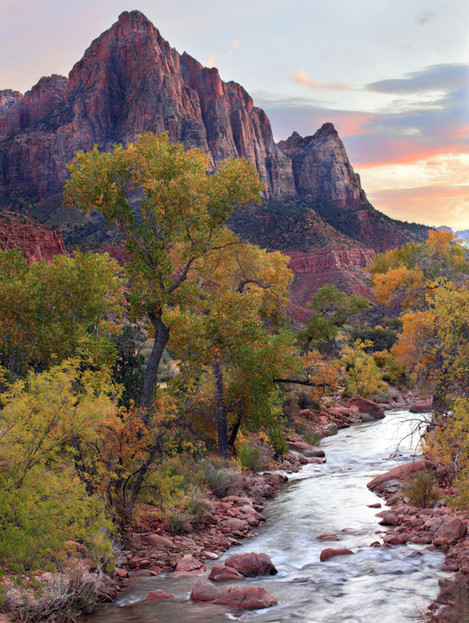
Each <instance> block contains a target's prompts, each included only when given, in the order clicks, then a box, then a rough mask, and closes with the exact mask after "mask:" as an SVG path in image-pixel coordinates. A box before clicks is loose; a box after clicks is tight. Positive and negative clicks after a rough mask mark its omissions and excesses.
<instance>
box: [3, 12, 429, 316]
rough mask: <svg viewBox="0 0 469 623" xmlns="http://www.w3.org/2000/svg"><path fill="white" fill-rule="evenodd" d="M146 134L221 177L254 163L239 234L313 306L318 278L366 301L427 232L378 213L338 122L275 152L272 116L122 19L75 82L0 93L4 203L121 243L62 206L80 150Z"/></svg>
mask: <svg viewBox="0 0 469 623" xmlns="http://www.w3.org/2000/svg"><path fill="white" fill-rule="evenodd" d="M146 131H152V132H155V133H161V132H164V131H166V132H168V134H169V137H170V140H172V141H173V142H182V143H183V144H184V145H185V147H186V148H190V147H198V148H200V149H202V150H204V151H205V152H207V153H208V154H209V155H210V158H211V161H212V163H213V165H214V166H217V165H218V164H219V163H220V162H221V161H222V160H224V159H225V158H226V157H232V158H238V157H245V158H248V159H249V160H251V161H252V162H253V163H254V164H255V166H256V168H257V171H258V173H259V176H260V179H261V180H262V182H263V183H264V185H265V192H264V202H263V206H261V207H260V208H259V209H258V210H257V212H256V209H255V208H252V209H246V210H244V211H243V210H241V211H240V212H238V214H237V215H234V217H233V219H232V222H231V224H232V226H233V228H234V229H235V231H238V233H240V234H241V235H242V236H243V237H244V239H249V240H250V241H252V242H256V243H257V244H261V245H262V246H265V247H266V248H269V249H274V248H279V249H281V250H282V251H284V252H285V253H287V254H289V255H290V257H291V258H292V267H294V270H295V271H296V270H298V271H300V272H299V273H298V274H301V279H302V280H303V282H302V283H303V285H304V283H306V281H305V280H307V279H309V280H310V285H311V287H310V286H304V287H303V286H302V287H301V288H300V289H299V291H302V292H308V296H309V295H310V294H309V292H310V290H311V288H312V287H316V286H315V285H314V284H317V282H318V279H317V276H316V275H315V273H316V272H320V273H321V274H323V275H324V274H326V273H327V270H329V271H332V273H334V274H333V275H332V276H333V278H334V279H335V282H336V283H337V285H339V284H342V285H344V284H345V285H344V287H345V289H346V290H347V291H348V292H349V293H350V292H351V291H354V288H355V290H357V291H358V290H360V292H364V291H365V289H366V287H367V286H366V280H367V276H366V271H365V266H366V261H365V257H370V255H371V257H372V255H373V252H377V251H378V252H379V251H384V250H387V249H389V248H393V247H395V246H401V245H402V244H405V243H407V242H411V241H414V240H419V239H422V237H423V236H424V233H425V232H426V229H427V228H423V227H422V228H421V229H418V228H417V229H416V230H415V231H411V230H410V229H409V227H406V224H405V223H399V222H397V221H393V220H392V219H389V218H388V217H386V216H385V215H383V214H381V213H380V212H379V211H377V210H375V208H374V207H373V206H372V205H371V204H370V203H369V201H368V199H367V197H366V193H365V191H364V190H363V188H362V187H361V182H360V177H359V175H358V174H357V173H355V172H354V170H353V167H352V165H351V163H350V161H349V159H348V156H347V153H346V150H345V147H344V145H343V143H342V141H341V140H340V137H339V135H338V133H337V131H336V129H335V127H334V126H333V124H332V123H330V122H327V123H325V124H324V125H323V126H322V127H321V128H320V129H319V130H317V131H316V132H315V133H314V134H312V135H311V136H308V137H301V136H300V135H299V134H298V133H297V132H294V133H293V134H292V135H291V136H290V137H289V138H288V139H286V140H285V141H280V143H278V144H275V142H274V139H273V134H272V129H271V126H270V121H269V119H268V117H267V115H266V113H265V112H264V111H263V110H261V109H260V108H257V107H256V106H255V105H254V102H253V100H252V98H251V96H250V95H249V94H248V93H247V92H246V90H245V89H244V88H243V87H242V86H241V85H239V84H238V83H236V82H234V81H230V82H223V81H222V80H221V78H220V75H219V73H218V70H217V69H215V68H207V67H203V66H202V65H201V64H200V63H199V62H198V61H197V60H196V59H194V58H192V57H191V56H190V55H189V54H187V53H185V52H184V53H183V54H179V53H178V52H177V51H176V50H175V49H174V48H172V47H171V46H170V44H169V43H168V42H167V41H165V40H164V39H163V37H162V36H161V34H160V33H159V31H158V30H157V29H156V28H155V26H154V25H153V24H152V23H151V22H150V21H149V20H148V19H147V18H146V17H145V16H144V15H143V14H142V13H140V12H139V11H131V12H127V11H125V12H124V13H122V14H121V15H120V16H119V19H118V21H117V22H116V23H115V24H113V25H112V26H111V27H110V28H109V29H108V30H106V31H105V32H103V33H102V34H101V35H100V36H99V37H97V38H96V39H95V40H94V41H93V42H92V43H91V44H90V46H89V47H88V48H87V50H86V51H85V52H84V54H83V57H82V58H81V59H80V60H79V61H78V62H77V63H75V65H74V66H73V68H72V69H71V71H70V73H69V75H68V77H65V76H59V75H57V74H53V75H52V76H48V77H43V78H41V79H40V80H39V82H38V83H37V84H36V85H34V86H33V87H32V89H30V90H29V91H28V92H26V93H25V94H24V95H21V94H19V93H18V92H15V91H12V90H4V91H0V201H1V204H2V205H3V206H6V207H9V208H13V209H17V210H20V211H21V210H23V211H24V210H25V207H24V206H30V208H29V212H30V214H31V215H32V216H37V217H39V218H40V220H41V221H42V222H45V223H46V224H48V225H53V226H55V227H59V228H60V229H61V231H62V232H63V234H64V239H65V241H66V243H67V244H68V245H69V246H74V245H75V244H77V243H80V244H85V245H88V246H95V247H97V246H99V244H102V243H108V242H110V240H111V239H112V240H114V234H113V232H109V231H108V230H106V228H105V227H104V225H103V222H102V219H99V218H95V219H94V220H93V219H92V220H85V219H84V217H83V216H82V215H79V214H78V213H76V212H74V211H73V210H65V209H64V208H63V206H62V205H61V195H60V193H61V188H62V185H63V182H64V180H65V179H66V167H65V165H66V163H67V162H69V161H70V160H71V159H72V158H73V155H74V154H75V152H76V151H77V150H78V149H83V150H85V151H86V150H88V149H91V147H92V146H93V145H94V144H97V145H98V147H99V149H101V150H109V149H111V147H112V146H113V144H115V143H123V144H128V143H130V142H132V141H133V140H135V138H136V136H137V135H138V134H140V133H142V132H146ZM295 202H297V204H298V205H301V209H297V208H295V207H294V204H295ZM275 203H276V204H277V207H275ZM278 205H283V208H282V209H281V210H279V209H277V208H278ZM298 205H297V207H298ZM269 209H270V213H269ZM282 210H283V212H282ZM243 218H244V223H242V222H241V221H242V219H243ZM275 228H276V229H277V231H274V229H275ZM324 251H327V253H324ZM315 254H316V260H315ZM347 254H348V256H349V257H348V258H347ZM300 256H301V259H300ZM326 257H327V258H329V259H328V262H329V268H328V269H327V270H326V269H325V264H324V262H325V258H326ZM315 261H316V265H317V270H316V269H315V268H314V266H315ZM295 266H296V267H297V268H296V269H295ZM300 266H301V267H302V268H301V269H300ZM332 273H331V274H332ZM306 275H309V277H308V278H307V277H306ZM351 275H353V279H352V278H350V276H351ZM293 286H294V288H295V282H294V284H293ZM368 292H369V288H368ZM304 296H306V294H305V295H304ZM304 296H300V297H299V298H298V297H297V298H296V299H295V300H296V302H297V303H298V305H300V306H301V305H303V304H304V303H305V300H306V299H305V300H303V299H304Z"/></svg>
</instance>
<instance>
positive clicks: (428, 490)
mask: <svg viewBox="0 0 469 623" xmlns="http://www.w3.org/2000/svg"><path fill="white" fill-rule="evenodd" d="M403 491H404V495H405V496H406V498H407V499H408V500H409V503H410V504H411V505H412V506H418V507H420V508H431V507H432V506H434V504H435V503H436V502H437V500H438V494H437V492H436V489H435V484H434V479H433V477H432V475H431V474H429V473H428V472H418V473H417V474H416V475H415V476H414V477H413V478H412V479H411V480H409V482H407V483H406V485H405V486H404V489H403Z"/></svg>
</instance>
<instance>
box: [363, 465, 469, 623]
mask: <svg viewBox="0 0 469 623" xmlns="http://www.w3.org/2000/svg"><path fill="white" fill-rule="evenodd" d="M419 473H420V474H422V473H426V474H430V477H431V476H432V474H434V473H435V466H434V465H433V464H432V463H431V462H430V461H427V460H425V459H421V460H417V461H414V462H412V463H407V464H404V465H401V466H398V467H396V468H394V469H392V470H391V471H389V472H386V473H385V474H382V475H381V476H378V477H377V478H375V479H373V480H372V481H371V482H370V483H368V487H369V488H370V489H371V490H372V491H373V492H374V493H376V494H377V495H379V496H381V497H383V498H385V500H386V504H387V505H388V506H389V507H390V509H387V510H383V511H381V512H379V513H377V516H378V517H380V522H379V523H380V524H381V525H382V526H383V527H385V531H383V533H382V535H381V539H382V543H380V542H379V541H377V542H376V543H375V544H374V545H375V546H376V547H379V546H381V547H390V546H392V545H404V544H406V543H415V544H421V545H424V546H425V549H439V550H441V551H442V552H444V554H445V561H444V564H443V565H442V567H441V570H442V571H447V572H449V573H453V575H452V576H450V577H448V578H446V579H443V580H440V592H439V594H438V597H437V598H436V599H435V601H433V602H432V603H431V604H430V605H429V606H428V611H427V612H426V613H422V617H423V620H424V621H426V622H427V623H467V621H469V518H468V513H467V512H465V511H462V510H457V509H456V508H453V507H451V506H446V503H445V499H448V498H449V497H450V496H454V494H455V491H454V489H453V488H452V487H447V488H441V487H440V488H438V490H435V496H436V497H437V498H438V500H439V501H438V502H436V504H435V505H434V506H433V507H431V508H423V507H421V506H413V505H411V504H409V503H408V500H407V498H406V495H405V492H406V487H405V483H408V482H409V481H410V480H411V479H412V478H414V477H415V476H416V475H417V474H419ZM435 488H436V485H435Z"/></svg>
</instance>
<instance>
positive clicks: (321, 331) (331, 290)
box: [298, 284, 370, 354]
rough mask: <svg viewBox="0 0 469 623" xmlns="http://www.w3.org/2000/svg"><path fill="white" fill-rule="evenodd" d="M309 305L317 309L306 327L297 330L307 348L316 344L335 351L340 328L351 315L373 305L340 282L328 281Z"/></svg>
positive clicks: (300, 340) (323, 348) (318, 346)
mask: <svg viewBox="0 0 469 623" xmlns="http://www.w3.org/2000/svg"><path fill="white" fill-rule="evenodd" d="M307 307H309V308H310V309H313V310H314V313H313V315H312V316H311V318H310V319H309V320H308V323H307V325H306V328H305V329H304V330H303V331H301V332H300V333H299V334H298V339H299V342H300V344H301V346H302V347H303V348H304V350H308V349H309V348H311V346H316V347H317V348H320V349H322V350H324V351H326V352H327V353H328V354H332V352H333V350H334V346H335V339H336V337H337V334H338V332H339V329H340V328H341V327H343V326H344V325H345V323H346V322H347V320H349V318H350V317H351V316H355V315H356V314H358V313H360V312H361V311H363V310H364V309H368V308H369V307H370V304H369V302H368V301H367V300H366V299H365V298H363V297H362V296H358V295H357V294H352V295H351V296H347V294H345V292H341V291H340V290H339V288H337V286H334V285H332V284H327V285H325V286H323V287H322V288H321V289H320V290H318V291H317V292H316V294H314V296H313V298H312V299H311V301H310V302H309V303H308V305H307Z"/></svg>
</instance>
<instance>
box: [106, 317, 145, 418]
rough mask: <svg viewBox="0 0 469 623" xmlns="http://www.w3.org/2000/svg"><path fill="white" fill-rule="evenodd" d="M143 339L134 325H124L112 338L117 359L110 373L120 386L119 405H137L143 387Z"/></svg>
mask: <svg viewBox="0 0 469 623" xmlns="http://www.w3.org/2000/svg"><path fill="white" fill-rule="evenodd" d="M144 342H145V338H144V337H143V336H142V335H141V333H140V332H139V331H138V328H137V327H136V326H134V325H125V326H124V327H122V329H121V331H120V333H119V334H118V335H117V336H115V337H114V343H115V345H116V349H117V357H116V361H115V363H114V366H113V369H112V372H113V379H114V381H115V382H116V384H118V385H121V386H122V395H121V404H123V405H124V406H126V407H130V405H131V404H138V402H139V399H140V394H141V392H142V387H143V379H144V374H145V370H144V357H143V355H142V354H141V350H142V347H143V344H144Z"/></svg>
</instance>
